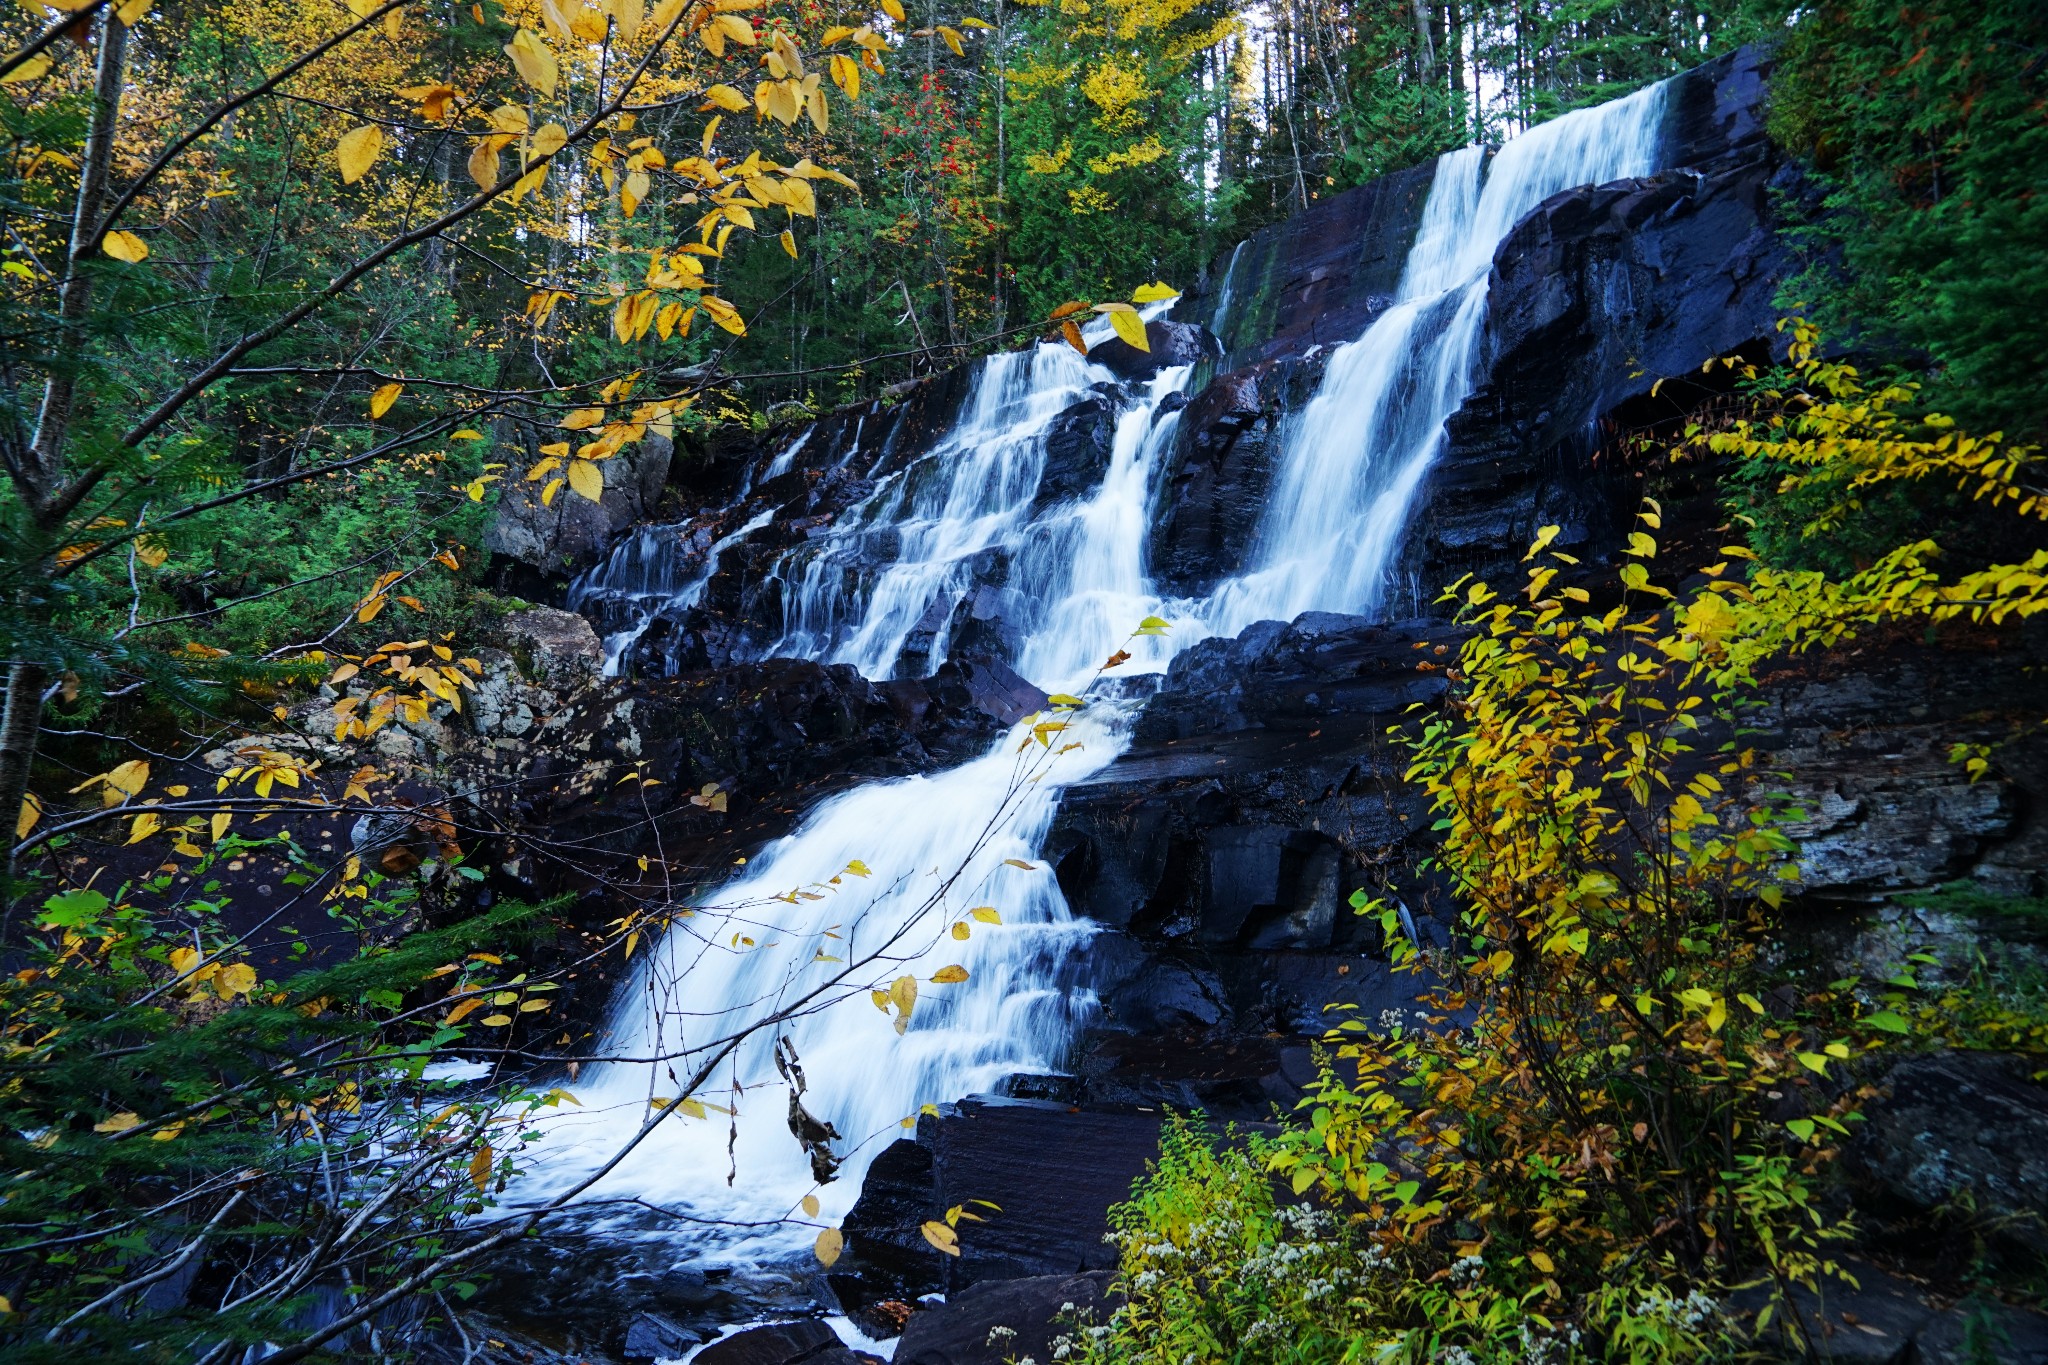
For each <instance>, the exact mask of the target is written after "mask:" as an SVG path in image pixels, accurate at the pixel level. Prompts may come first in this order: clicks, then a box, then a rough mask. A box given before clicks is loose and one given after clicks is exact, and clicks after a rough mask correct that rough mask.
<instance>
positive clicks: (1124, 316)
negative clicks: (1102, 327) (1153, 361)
mask: <svg viewBox="0 0 2048 1365" xmlns="http://www.w3.org/2000/svg"><path fill="white" fill-rule="evenodd" d="M1109 325H1110V326H1111V327H1114V328H1115V329H1116V334H1117V335H1118V336H1120V337H1122V338H1123V339H1124V340H1125V341H1126V342H1128V343H1130V345H1131V346H1133V347H1135V348H1136V349H1138V350H1140V351H1149V350H1151V349H1152V343H1151V342H1150V341H1148V340H1146V339H1145V320H1144V319H1143V318H1141V317H1139V316H1138V315H1137V314H1136V313H1123V312H1116V313H1111V314H1110V315H1109Z"/></svg>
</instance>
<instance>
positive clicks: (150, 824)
mask: <svg viewBox="0 0 2048 1365" xmlns="http://www.w3.org/2000/svg"><path fill="white" fill-rule="evenodd" d="M163 824H164V822H163V818H162V817H161V816H159V815H158V814H157V813H156V812H155V811H150V810H146V811H144V812H143V813H142V814H140V815H138V816H136V817H135V819H134V822H133V823H132V824H131V825H130V826H129V831H128V842H129V843H131V844H139V843H141V842H142V841H143V840H144V839H147V838H148V837H149V836H150V835H152V834H154V833H156V832H157V831H158V830H159V829H162V828H163Z"/></svg>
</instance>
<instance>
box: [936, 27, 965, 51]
mask: <svg viewBox="0 0 2048 1365" xmlns="http://www.w3.org/2000/svg"><path fill="white" fill-rule="evenodd" d="M939 37H941V38H943V39H945V42H946V46H947V47H950V48H952V49H953V55H954V56H955V57H965V56H966V55H967V49H966V48H963V47H961V46H960V30H959V29H956V28H947V27H946V26H945V25H944V24H940V25H939Z"/></svg>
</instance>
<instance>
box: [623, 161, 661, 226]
mask: <svg viewBox="0 0 2048 1365" xmlns="http://www.w3.org/2000/svg"><path fill="white" fill-rule="evenodd" d="M653 189H654V182H653V181H651V180H649V179H648V178H647V172H645V171H634V172H633V173H632V174H630V175H628V176H627V177H626V183H625V185H624V186H623V187H622V188H621V189H620V190H619V207H620V208H622V209H624V210H625V211H626V216H627V217H628V218H631V217H632V216H633V211H634V210H635V209H638V208H639V207H640V205H641V204H643V203H645V202H646V201H647V196H648V194H649V193H650V192H652V190H653Z"/></svg>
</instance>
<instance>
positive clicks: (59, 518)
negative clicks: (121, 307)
mask: <svg viewBox="0 0 2048 1365" xmlns="http://www.w3.org/2000/svg"><path fill="white" fill-rule="evenodd" d="M127 49H128V26H127V25H126V24H123V23H122V22H121V21H120V20H119V19H117V18H115V17H114V14H113V11H112V10H109V11H108V12H107V14H106V17H105V18H104V19H102V20H101V21H100V54H99V69H98V71H97V72H96V74H95V76H94V81H93V110H92V128H91V130H90V131H89V132H88V134H87V136H86V142H85V160H84V164H83V165H81V166H80V167H79V171H78V199H77V202H76V203H75V204H74V205H73V207H72V213H71V245H70V252H69V255H68V257H67V259H66V261H65V266H64V280H63V283H62V284H61V285H59V286H58V295H57V309H58V324H59V336H60V341H59V345H60V347H61V348H62V352H61V353H60V355H59V357H58V360H57V362H56V363H55V364H54V365H53V366H52V367H51V370H50V375H49V378H48V379H47V380H45V381H44V384H43V401H42V407H41V409H40V411H38V413H37V415H36V434H35V440H34V442H33V444H32V445H31V447H30V449H29V451H28V458H27V459H26V460H25V461H24V462H23V467H22V469H21V472H20V473H19V474H17V475H16V484H17V487H18V488H19V490H20V492H21V494H22V502H23V503H24V504H25V505H26V506H27V508H28V510H29V513H30V515H31V516H32V517H33V518H34V520H35V523H36V526H37V528H38V529H39V530H41V531H44V532H50V531H54V530H57V529H58V528H59V527H60V525H61V523H62V522H63V519H64V513H63V511H62V508H61V505H60V502H59V498H58V495H59V493H60V492H61V491H62V490H63V487H64V479H65V470H64V451H65V438H66V436H67V435H68V434H69V431H70V427H71V412H72V405H73V403H74V401H75V400H76V397H77V388H76V385H77V374H78V353H79V351H80V350H81V349H82V346H83V342H84V338H85V322H86V315H87V313H88V311H89V310H90V308H91V304H92V273H91V272H90V271H89V270H87V269H85V268H84V267H85V264H86V262H88V261H89V260H91V259H92V253H93V252H94V251H95V250H97V249H98V247H99V243H100V238H101V236H102V235H103V229H104V228H105V226H106V225H105V224H103V223H101V222H100V214H101V212H102V211H103V210H104V209H105V207H106V202H107V175H108V167H109V165H110V164H111V163H112V160H113V154H114V129H115V126H116V125H117V124H118V123H119V122H120V118H121V76H122V70H123V62H124V60H125V58H126V56H127ZM12 606H13V609H14V611H15V612H16V615H17V619H19V620H23V621H31V620H34V619H37V618H39V617H40V616H41V615H43V614H44V612H45V611H46V607H45V606H44V593H43V591H42V584H41V583H40V582H31V583H30V584H29V585H28V586H27V587H26V588H25V589H23V590H21V591H19V592H18V593H17V595H16V596H15V599H14V601H13V603H12ZM30 633H31V632H27V631H24V632H20V633H19V634H18V635H17V639H18V640H20V639H21V637H22V636H25V635H28V634H30ZM22 643H26V641H22ZM49 683H50V666H49V663H48V662H47V661H45V660H38V659H16V660H14V661H13V662H12V663H11V664H10V665H9V666H8V670H7V697H6V701H5V704H4V706H0V817H7V818H12V817H16V816H18V815H19V813H20V811H21V807H22V802H23V801H24V800H25V799H26V798H27V795H28V778H29V769H30V767H31V766H32V765H33V764H34V763H35V757H36V737H37V734H38V732H39V731H40V730H41V729H42V723H43V690H44V689H45V688H46V687H48V686H49ZM8 835H9V838H8V847H9V849H10V850H12V848H13V843H14V840H13V837H12V830H11V829H10V830H9V831H8ZM6 866H7V870H8V871H9V872H10V873H11V872H12V871H13V868H14V858H13V855H12V852H11V851H10V853H9V856H8V858H7V860H6ZM5 932H6V930H5V928H4V927H0V934H4V933H5Z"/></svg>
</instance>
